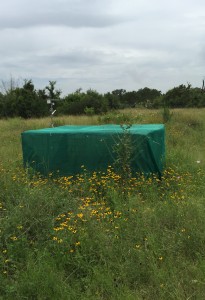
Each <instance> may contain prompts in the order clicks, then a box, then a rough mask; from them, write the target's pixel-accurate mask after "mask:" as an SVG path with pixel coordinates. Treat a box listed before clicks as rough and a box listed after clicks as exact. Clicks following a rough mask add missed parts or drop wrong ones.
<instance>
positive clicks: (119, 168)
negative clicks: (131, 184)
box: [113, 124, 133, 185]
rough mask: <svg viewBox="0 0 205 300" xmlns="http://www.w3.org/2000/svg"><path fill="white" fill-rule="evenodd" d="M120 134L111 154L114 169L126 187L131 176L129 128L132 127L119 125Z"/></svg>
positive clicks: (131, 147)
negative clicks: (113, 159)
mask: <svg viewBox="0 0 205 300" xmlns="http://www.w3.org/2000/svg"><path fill="white" fill-rule="evenodd" d="M120 126H121V128H122V131H123V132H122V134H121V135H119V136H118V140H117V141H116V143H115V145H114V147H113V152H114V156H115V161H114V169H115V170H116V172H117V173H118V174H119V175H120V176H121V181H122V184H123V185H126V182H127V180H129V179H130V178H131V176H132V170H131V162H132V154H133V146H132V139H131V134H130V128H131V126H132V125H130V124H128V125H120Z"/></svg>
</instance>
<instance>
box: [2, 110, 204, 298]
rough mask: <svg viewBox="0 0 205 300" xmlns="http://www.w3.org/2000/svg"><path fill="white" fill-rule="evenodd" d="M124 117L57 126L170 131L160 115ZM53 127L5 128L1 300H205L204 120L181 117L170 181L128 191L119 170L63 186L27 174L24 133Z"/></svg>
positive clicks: (174, 124) (176, 118)
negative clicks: (146, 126) (120, 125)
mask: <svg viewBox="0 0 205 300" xmlns="http://www.w3.org/2000/svg"><path fill="white" fill-rule="evenodd" d="M117 115H118V116H117V117H116V114H113V115H112V114H110V113H109V114H108V116H101V118H99V117H97V116H91V117H88V116H83V117H58V118H56V119H55V120H54V122H56V125H64V124H98V123H99V122H100V124H102V121H103V120H104V122H108V123H111V122H112V123H115V122H116V121H117V120H118V121H120V122H121V121H122V120H125V119H126V118H127V120H128V121H130V122H129V123H136V122H137V123H162V122H163V115H162V113H161V111H158V110H153V111H152V110H124V111H119V112H118V113H117ZM108 117H109V118H108ZM103 118H104V119H103ZM106 118H107V119H106ZM106 120H107V121H106ZM48 126H49V118H47V119H35V120H34V119H32V120H21V119H11V120H0V137H1V146H0V253H1V255H0V299H103V300H104V299H106V300H107V299H123V300H124V299H128V300H129V299H130V300H136V299H173V300H175V299H179V300H181V299H197V300H198V299H199V300H200V299H204V295H205V280H204V278H205V260H204V245H205V235H204V228H205V201H204V198H205V187H204V182H205V163H204V149H205V131H204V127H205V110H203V109H200V110H197V109H195V110H194V109H187V110H185V109H184V110H173V111H172V118H171V120H170V121H169V122H168V123H167V124H166V168H165V170H164V173H163V176H162V180H159V179H158V178H157V177H156V176H155V175H153V177H151V178H145V177H143V176H138V177H135V178H132V177H128V178H127V182H126V185H125V186H123V187H122V185H121V183H122V181H121V177H120V174H116V173H115V172H114V170H113V168H112V166H109V167H108V169H107V171H106V172H104V173H100V172H98V173H95V172H94V173H93V174H88V173H87V171H86V170H83V169H82V174H79V175H78V176H77V177H75V178H71V177H59V178H55V179H53V178H52V176H49V178H43V177H41V176H40V175H38V174H30V173H29V172H27V170H24V169H23V168H22V153H21V140H20V133H21V132H22V131H24V130H28V129H36V128H43V127H48Z"/></svg>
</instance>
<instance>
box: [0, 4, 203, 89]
mask: <svg viewBox="0 0 205 300" xmlns="http://www.w3.org/2000/svg"><path fill="white" fill-rule="evenodd" d="M0 40H1V47H0V54H1V60H0V79H1V80H4V81H5V80H7V79H8V80H9V78H10V77H11V76H12V77H14V78H17V79H22V80H23V79H25V78H27V79H32V80H33V82H34V83H35V86H37V87H39V88H41V87H44V86H45V85H46V84H47V82H48V81H49V80H56V81H57V83H58V88H60V89H62V91H63V92H65V93H68V92H73V91H75V90H76V89H78V88H80V87H81V88H82V89H83V90H87V89H89V88H92V89H96V90H97V91H99V92H101V93H103V92H107V91H112V90H115V89H118V88H123V89H126V90H138V89H139V88H143V87H145V86H148V87H150V88H156V89H158V90H161V91H162V92H166V91H167V90H168V89H170V88H173V87H174V86H178V85H179V84H186V83H187V82H190V83H191V84H192V85H193V86H199V87H200V86H201V85H202V80H203V79H204V78H205V71H204V70H205V68H204V65H205V2H204V1H201V0H195V1H190V0H186V1H185V0H181V1H178V0H173V1H163V0H152V1H148V0H103V1H102V0H41V1H40V0H35V1H26V0H7V1H3V2H2V3H1V5H0Z"/></svg>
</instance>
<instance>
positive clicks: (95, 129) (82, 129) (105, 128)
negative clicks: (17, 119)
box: [23, 124, 164, 134]
mask: <svg viewBox="0 0 205 300" xmlns="http://www.w3.org/2000/svg"><path fill="white" fill-rule="evenodd" d="M125 127H126V126H124V128H125ZM156 130H164V125H162V124H143V125H132V126H131V127H130V128H129V132H130V133H132V134H135V133H137V134H148V133H149V132H152V131H156ZM122 132H123V129H122V126H120V125H113V124H108V125H65V126H59V127H54V128H43V129H37V130H28V131H25V132H24V133H23V134H32V133H34V134H59V133H94V134H96V133H103V134H104V133H108V134H109V133H110V134H113V133H114V134H116V133H122Z"/></svg>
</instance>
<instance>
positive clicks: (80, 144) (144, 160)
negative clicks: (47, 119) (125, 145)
mask: <svg viewBox="0 0 205 300" xmlns="http://www.w3.org/2000/svg"><path fill="white" fill-rule="evenodd" d="M124 128H126V126H125V127H124ZM128 131H129V133H130V137H131V142H132V146H133V153H132V166H131V167H132V171H133V173H135V172H143V173H146V174H148V173H158V174H161V172H162V170H163V167H164V161H165V127H164V125H163V124H145V125H132V126H131V127H130V128H129V129H128ZM123 132H124V131H123V129H122V127H121V126H120V125H110V124H109V125H99V126H92V125H90V126H78V125H76V126H73V125H66V126H59V127H55V128H44V129H38V130H28V131H25V132H23V133H22V150H23V160H24V166H28V167H32V168H34V169H35V170H36V171H37V172H40V173H42V174H44V175H47V174H48V173H50V172H52V173H56V172H58V174H60V175H62V176H66V175H74V174H77V173H80V172H82V168H81V166H82V165H84V166H85V167H86V169H87V170H88V171H91V172H92V171H98V170H100V171H101V170H103V171H104V170H106V169H107V166H108V165H113V163H114V161H115V159H116V153H115V152H114V151H113V149H114V146H115V145H116V144H118V143H119V142H120V138H121V137H122V134H123Z"/></svg>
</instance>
